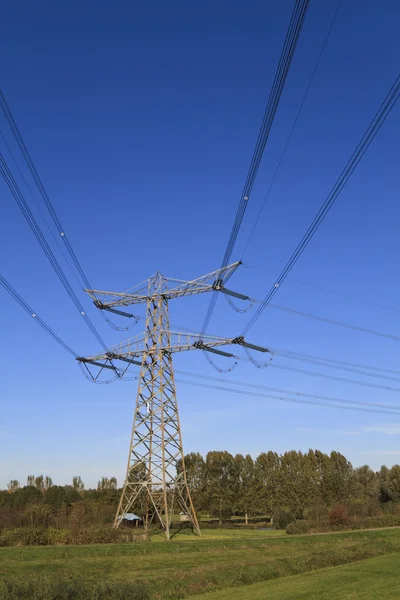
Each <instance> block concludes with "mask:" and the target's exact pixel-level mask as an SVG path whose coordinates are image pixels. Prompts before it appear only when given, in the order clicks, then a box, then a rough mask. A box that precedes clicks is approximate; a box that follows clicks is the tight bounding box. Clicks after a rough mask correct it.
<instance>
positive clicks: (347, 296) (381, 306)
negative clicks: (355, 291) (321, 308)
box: [242, 263, 400, 313]
mask: <svg viewBox="0 0 400 600" xmlns="http://www.w3.org/2000/svg"><path fill="white" fill-rule="evenodd" d="M242 264H243V266H244V268H245V269H254V270H256V271H262V272H263V273H268V274H269V275H273V276H274V277H277V273H274V272H273V271H271V270H269V269H261V268H260V267H256V266H254V265H249V264H247V263H246V264H245V263H242ZM291 283H297V284H299V285H304V286H305V287H312V288H315V289H316V290H321V292H327V293H328V294H334V295H335V296H341V297H342V298H347V299H348V300H354V301H355V302H361V303H362V304H369V305H370V306H375V307H377V308H382V309H384V310H390V311H391V312H396V313H400V308H394V306H388V305H387V304H380V303H379V302H373V301H372V300H366V299H365V298H357V297H356V296H351V295H350V294H345V293H343V292H338V291H337V290H331V289H330V288H327V287H325V286H322V285H317V284H315V283H309V282H307V281H302V280H301V279H293V280H291Z"/></svg>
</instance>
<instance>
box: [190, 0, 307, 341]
mask: <svg viewBox="0 0 400 600" xmlns="http://www.w3.org/2000/svg"><path fill="white" fill-rule="evenodd" d="M309 2H310V0H296V3H295V6H294V9H293V13H292V16H291V19H290V23H289V27H288V30H287V32H286V38H285V42H284V45H283V48H282V52H281V56H280V59H279V63H278V67H277V70H276V73H275V77H274V81H273V84H272V88H271V91H270V95H269V98H268V103H267V106H266V109H265V112H264V117H263V120H262V123H261V127H260V130H259V134H258V138H257V142H256V146H255V149H254V152H253V156H252V159H251V162H250V167H249V170H248V172H247V176H246V180H245V183H244V186H243V190H242V194H241V196H240V200H239V205H238V208H237V211H236V216H235V219H234V222H233V225H232V229H231V232H230V235H229V239H228V244H227V246H226V249H225V254H224V257H223V259H222V264H221V268H223V267H225V266H227V265H228V263H229V261H230V259H231V256H232V252H233V248H234V246H235V243H236V240H237V237H238V234H239V229H240V227H241V224H242V221H243V218H244V215H245V212H246V208H247V206H248V203H249V199H250V195H251V192H252V189H253V185H254V181H255V179H256V176H257V172H258V169H259V166H260V163H261V159H262V157H263V154H264V149H265V146H266V143H267V140H268V137H269V134H270V131H271V127H272V124H273V121H274V118H275V114H276V111H277V108H278V104H279V101H280V98H281V96H282V92H283V88H284V85H285V82H286V78H287V75H288V72H289V69H290V65H291V62H292V59H293V56H294V53H295V50H296V46H297V42H298V39H299V36H300V32H301V29H302V27H303V23H304V19H305V16H306V12H307V9H308V6H309ZM216 301H217V293H216V292H214V293H213V294H212V297H211V302H210V305H209V307H208V311H207V314H206V317H205V321H204V324H203V328H202V332H201V333H202V335H204V334H205V332H206V330H207V327H208V325H209V323H210V320H211V316H212V313H213V311H214V308H215V304H216Z"/></svg>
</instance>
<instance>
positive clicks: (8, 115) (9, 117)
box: [0, 89, 136, 331]
mask: <svg viewBox="0 0 400 600" xmlns="http://www.w3.org/2000/svg"><path fill="white" fill-rule="evenodd" d="M0 107H1V109H2V111H3V114H4V117H5V119H6V121H7V123H8V126H9V127H10V130H11V132H12V134H13V136H14V139H15V141H16V143H17V145H18V147H19V149H20V152H21V154H22V156H23V158H24V160H25V163H26V165H27V167H28V169H29V171H30V173H31V175H32V178H33V180H34V181H35V183H36V186H37V188H38V190H39V193H40V195H41V197H42V199H43V201H44V203H45V205H46V207H47V210H48V211H49V214H50V216H51V219H52V221H53V223H54V225H55V227H56V230H57V232H58V234H59V236H60V238H61V239H62V240H63V242H64V244H65V248H66V249H67V252H68V254H69V256H70V258H71V260H72V262H73V265H74V266H75V269H76V270H77V272H78V274H79V276H80V278H81V281H82V282H83V285H84V287H85V288H86V289H93V287H92V286H91V285H90V282H89V279H88V277H87V276H86V274H85V272H84V270H83V267H82V265H81V263H80V261H79V260H78V258H77V256H76V254H75V252H74V249H73V248H72V245H71V243H70V241H69V239H68V236H67V234H66V232H65V229H64V227H63V226H62V224H61V221H60V219H59V217H58V215H57V213H56V211H55V208H54V206H53V204H52V202H51V200H50V197H49V195H48V193H47V191H46V188H45V187H44V184H43V181H42V179H41V178H40V176H39V173H38V171H37V169H36V166H35V164H34V162H33V160H32V157H31V155H30V153H29V150H28V148H27V146H26V144H25V141H24V139H23V137H22V134H21V132H20V130H19V128H18V125H17V123H16V121H15V119H14V116H13V114H12V112H11V109H10V107H9V105H8V103H7V100H6V98H5V96H4V93H3V91H2V90H1V89H0ZM2 137H3V139H4V141H5V143H6V145H7V148H8V149H9V151H10V153H11V156H12V157H13V159H14V161H15V162H16V164H17V168H18V170H19V172H20V173H21V175H22V177H23V179H24V181H25V183H26V185H27V187H28V189H29V191H30V193H31V195H32V197H33V199H34V201H35V203H36V205H37V206H38V203H37V202H36V199H35V197H34V195H33V193H32V191H31V189H30V187H29V185H28V183H27V182H26V179H25V177H24V175H23V174H22V171H21V169H20V168H19V166H18V163H17V161H16V159H15V157H14V155H13V153H12V152H11V149H10V147H9V145H8V144H7V141H6V139H5V137H4V135H3V134H2ZM38 209H39V211H40V213H41V214H42V216H43V218H44V220H45V222H46V224H47V226H48V228H49V230H50V233H51V235H52V236H53V237H54V234H53V232H52V230H51V228H50V226H49V224H48V223H47V220H46V218H45V217H44V215H43V213H42V211H41V209H40V207H39V206H38ZM57 244H58V245H59V243H58V242H57ZM60 249H61V248H60ZM61 252H62V254H63V255H64V252H63V251H62V249H61ZM64 258H65V260H66V262H67V264H68V266H69V267H70V268H71V270H72V272H73V274H74V277H76V274H75V272H74V270H73V268H72V266H71V264H70V262H69V261H68V259H67V257H66V256H65V255H64ZM78 283H79V280H78ZM100 314H101V316H102V318H103V319H104V320H105V321H106V323H107V324H108V325H110V326H111V327H113V328H114V329H117V330H120V331H126V330H127V329H131V328H132V327H133V326H134V325H135V324H136V323H133V325H131V326H130V327H126V328H121V329H119V328H118V326H117V325H114V324H113V323H112V321H111V320H110V319H108V318H107V317H106V316H105V315H104V313H103V311H100Z"/></svg>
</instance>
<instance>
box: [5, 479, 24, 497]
mask: <svg viewBox="0 0 400 600" xmlns="http://www.w3.org/2000/svg"><path fill="white" fill-rule="evenodd" d="M20 487H21V486H20V484H19V481H17V479H12V480H11V481H10V482H9V483H8V485H7V489H8V491H9V492H10V494H13V493H14V492H15V491H17V490H19V489H20Z"/></svg>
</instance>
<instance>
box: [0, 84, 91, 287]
mask: <svg viewBox="0 0 400 600" xmlns="http://www.w3.org/2000/svg"><path fill="white" fill-rule="evenodd" d="M0 93H1V90H0ZM0 104H1V97H0ZM0 135H1V137H2V139H3V142H4V144H5V146H6V148H7V150H8V152H9V153H10V156H11V158H12V159H13V161H14V164H15V166H16V167H17V169H18V172H19V174H20V176H21V178H22V180H23V181H24V183H25V185H26V187H27V189H28V191H29V194H30V195H31V197H32V200H33V201H34V203H35V205H36V208H37V209H38V211H39V212H40V214H41V216H42V219H43V220H44V222H45V223H46V226H47V229H48V230H49V233H50V235H51V237H52V238H53V240H54V241H55V242H56V244H57V246H58V247H59V250H60V252H61V254H62V255H63V257H64V259H65V262H66V263H67V265H68V266H69V268H70V269H71V273H72V274H73V276H74V277H75V279H76V281H77V283H78V285H81V284H80V281H79V279H78V277H77V275H76V273H75V271H74V269H73V266H72V264H71V262H70V261H69V259H68V257H67V256H66V254H65V252H64V250H63V248H62V246H61V243H60V240H59V239H58V238H57V237H56V235H55V234H54V232H53V230H52V228H51V226H50V223H49V222H48V220H47V218H46V216H45V214H44V213H43V211H42V209H41V207H40V205H39V202H38V201H37V200H36V198H35V195H34V193H33V191H32V188H31V187H30V185H29V183H28V182H27V180H26V177H25V175H24V174H23V172H22V169H21V167H20V166H19V164H18V161H17V159H16V158H15V155H14V153H13V151H12V150H11V148H10V145H9V143H8V142H7V140H6V138H5V136H4V134H3V132H2V131H0Z"/></svg>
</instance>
